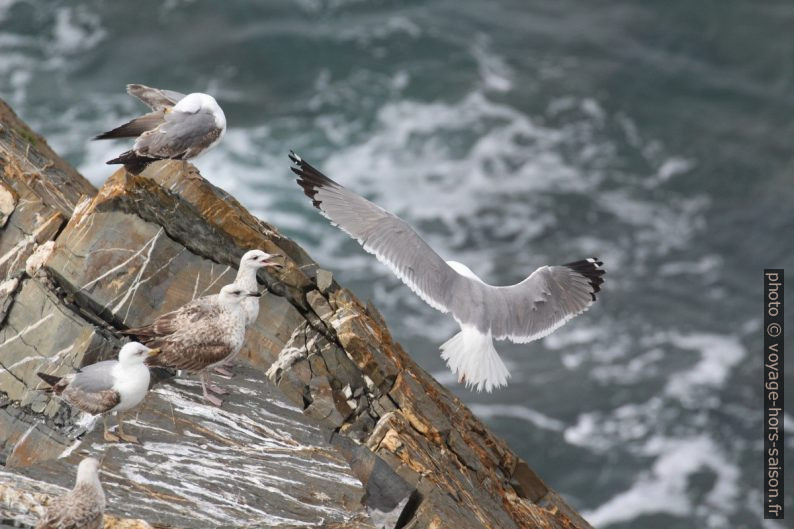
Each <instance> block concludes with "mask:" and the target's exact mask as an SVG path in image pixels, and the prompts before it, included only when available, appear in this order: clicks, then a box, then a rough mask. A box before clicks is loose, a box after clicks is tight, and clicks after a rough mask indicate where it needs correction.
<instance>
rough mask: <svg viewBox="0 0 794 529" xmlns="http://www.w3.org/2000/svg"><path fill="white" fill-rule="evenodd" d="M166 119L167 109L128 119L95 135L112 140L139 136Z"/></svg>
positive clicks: (97, 138)
mask: <svg viewBox="0 0 794 529" xmlns="http://www.w3.org/2000/svg"><path fill="white" fill-rule="evenodd" d="M164 120H165V111H164V110H162V111H160V112H151V113H149V114H146V115H144V116H141V117H138V118H135V119H133V120H131V121H128V122H127V123H125V124H124V125H121V126H119V127H116V128H115V129H113V130H109V131H107V132H103V133H102V134H99V135H97V136H94V138H93V139H95V140H110V139H114V138H137V137H138V136H140V135H141V134H143V133H144V132H146V131H147V130H152V129H153V128H155V127H157V126H158V125H160V124H161V123H163V121H164Z"/></svg>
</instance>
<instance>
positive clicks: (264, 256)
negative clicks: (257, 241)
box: [240, 250, 284, 269]
mask: <svg viewBox="0 0 794 529" xmlns="http://www.w3.org/2000/svg"><path fill="white" fill-rule="evenodd" d="M280 257H281V256H280V255H277V254H272V253H267V252H263V251H262V250H251V251H248V252H245V254H243V257H242V259H240V268H253V269H257V268H262V267H265V266H273V267H277V268H281V267H282V266H284V265H282V264H281V263H279V262H277V261H275V259H277V258H280Z"/></svg>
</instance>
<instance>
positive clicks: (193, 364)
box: [124, 284, 260, 406]
mask: <svg viewBox="0 0 794 529" xmlns="http://www.w3.org/2000/svg"><path fill="white" fill-rule="evenodd" d="M259 296H260V294H259V292H257V291H256V290H247V289H245V288H242V287H240V286H238V285H236V284H231V285H226V286H225V287H223V288H222V289H221V291H220V293H219V294H214V295H211V296H204V297H201V298H198V299H194V300H193V301H191V302H190V303H188V304H186V305H183V306H182V307H181V308H179V309H177V310H175V311H172V312H168V313H166V314H163V315H162V316H159V317H158V318H157V319H155V320H154V321H153V322H152V323H150V324H149V325H144V326H143V327H138V328H134V329H128V330H126V331H124V334H129V335H133V336H136V337H137V338H138V339H139V340H140V341H141V342H143V343H145V344H147V345H149V346H151V347H156V348H158V349H160V351H161V353H160V354H159V355H158V356H156V357H153V358H152V359H150V361H149V362H148V363H149V365H150V366H161V367H170V368H173V369H182V370H185V371H189V372H192V373H199V374H200V377H201V389H202V391H203V394H204V399H205V400H206V401H207V402H209V403H211V404H214V405H215V406H220V405H221V404H222V403H223V401H221V400H220V399H218V398H217V397H214V396H212V395H210V394H209V393H208V390H209V391H212V392H213V393H217V394H225V393H228V392H227V391H225V390H223V389H221V388H218V387H216V386H213V385H212V384H210V381H209V378H208V377H209V375H208V373H207V369H208V368H212V367H214V366H216V365H218V364H221V363H222V362H224V361H225V360H227V359H228V358H233V357H234V355H236V354H237V353H238V352H239V351H240V348H241V347H242V346H243V343H244V341H245V324H246V312H245V309H244V308H243V301H244V300H245V299H247V298H249V297H259Z"/></svg>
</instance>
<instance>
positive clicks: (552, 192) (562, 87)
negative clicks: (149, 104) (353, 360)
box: [0, 0, 794, 529]
mask: <svg viewBox="0 0 794 529" xmlns="http://www.w3.org/2000/svg"><path fill="white" fill-rule="evenodd" d="M792 28H794V3H791V2H783V1H765V2H740V1H719V2H718V1H701V2H683V1H667V2H651V1H635V2H629V1H617V0H613V1H594V2H572V1H565V0H563V1H554V2H552V1H538V0H532V1H527V0H525V1H507V0H500V1H498V2H481V1H480V2H478V1H474V0H459V1H456V2H453V1H430V2H399V3H398V2H363V1H344V0H338V1H327V2H323V1H319V0H311V1H310V0H303V1H297V2H292V1H272V2H251V1H245V2H243V1H228V2H202V1H167V2H155V1H143V2H98V1H96V2H74V1H72V2H55V1H52V2H51V1H44V0H40V1H32V0H31V1H14V0H0V97H3V98H4V99H6V100H7V101H9V103H11V104H12V106H14V108H15V109H16V110H17V111H18V112H19V114H20V115H21V116H22V117H23V118H24V119H26V120H27V121H28V122H29V123H31V124H32V125H33V126H34V127H35V128H36V129H37V130H38V131H39V132H41V133H43V134H44V135H45V136H46V137H47V138H48V139H49V140H50V142H51V143H52V144H53V146H54V147H55V148H56V150H58V151H59V152H60V153H62V154H64V155H66V156H67V158H68V159H69V160H70V161H72V162H73V163H74V164H76V165H77V166H78V167H79V168H80V169H81V171H83V172H84V174H86V175H87V176H88V177H89V178H91V179H92V181H94V182H95V183H97V184H99V183H101V182H102V180H103V179H104V178H105V177H106V176H107V175H108V174H109V171H108V168H107V167H106V166H105V165H104V164H103V162H104V160H106V159H109V158H110V157H111V156H112V155H115V154H117V153H118V152H120V151H121V150H123V149H124V148H126V145H125V144H123V143H115V144H113V143H89V142H88V141H87V138H89V137H91V136H92V135H94V134H96V133H98V132H101V131H103V130H107V129H108V128H110V127H112V126H115V125H117V124H119V123H120V122H121V121H123V120H125V119H127V118H128V117H130V116H132V115H133V114H135V113H136V112H138V111H140V110H141V107H140V105H138V104H137V103H136V102H135V101H134V100H132V99H130V98H128V97H127V96H126V95H125V94H124V91H123V87H124V85H125V84H126V83H129V82H140V83H145V84H150V85H153V86H160V87H166V88H172V89H175V90H180V91H183V92H190V91H206V92H209V93H212V94H214V95H215V96H216V97H217V98H218V100H219V102H220V104H221V105H222V106H223V108H224V109H225V111H226V115H227V118H228V122H229V132H228V134H227V136H226V138H225V139H224V141H223V143H222V144H221V145H220V146H219V147H218V148H217V149H215V150H214V151H213V152H211V153H208V154H207V155H206V156H204V157H202V158H199V159H198V160H197V165H198V166H199V167H200V168H201V170H202V173H203V174H204V175H206V176H207V177H208V178H210V179H211V180H213V181H214V182H215V183H217V184H219V185H221V186H222V187H224V188H225V189H227V190H228V191H229V192H231V193H233V194H235V195H236V196H237V197H238V198H239V199H241V200H242V201H243V202H244V203H245V204H246V205H247V206H248V207H250V208H251V209H252V210H253V211H255V212H256V213H257V214H258V215H260V216H261V217H262V218H264V219H266V220H268V221H271V222H273V223H275V224H277V225H278V226H280V227H281V228H282V230H283V231H285V232H286V233H288V234H289V235H291V236H294V237H296V238H297V239H298V240H299V241H300V242H301V243H302V244H303V245H304V246H305V247H306V248H307V250H309V252H310V253H311V254H312V255H313V256H314V257H315V258H317V259H318V260H319V261H320V262H321V263H322V264H323V265H324V266H325V267H327V268H329V269H331V270H333V271H334V272H335V273H336V274H337V276H338V278H339V279H340V281H342V282H343V283H344V284H346V285H349V286H351V287H352V288H353V289H354V290H355V291H356V292H357V293H358V294H359V295H360V296H361V297H363V298H372V299H373V300H374V301H375V303H376V304H377V305H378V306H379V307H380V308H381V310H382V312H383V313H384V315H385V317H386V319H387V320H388V322H389V324H390V326H391V327H392V330H393V332H394V334H395V336H397V337H398V338H399V340H400V341H401V342H402V343H403V344H404V345H405V346H406V348H407V350H409V351H411V352H413V354H414V355H415V356H416V358H417V360H418V361H419V362H420V363H421V364H422V366H424V367H425V368H426V369H428V370H429V371H431V372H433V373H434V374H436V375H437V376H438V378H439V379H440V380H442V381H443V382H444V383H446V384H449V385H450V386H451V387H452V389H453V390H454V391H455V392H456V393H457V394H459V395H460V396H461V397H462V398H463V399H464V400H465V401H466V402H467V403H469V404H470V405H471V406H472V407H473V409H474V410H475V411H476V412H477V413H478V414H480V416H482V417H483V418H484V419H485V420H486V421H487V422H488V423H489V424H490V425H491V426H492V427H493V428H494V429H495V430H496V431H497V432H498V433H499V434H500V435H502V436H504V437H505V438H506V439H507V440H508V441H509V442H510V443H511V445H512V446H513V447H515V448H516V450H517V451H518V452H519V453H520V454H521V455H522V456H523V457H524V458H525V459H526V460H527V461H529V463H530V464H531V465H532V466H533V467H534V468H535V469H537V470H538V472H539V473H540V475H542V476H543V477H544V479H545V480H546V481H547V482H548V483H549V484H550V485H552V486H553V487H555V488H557V489H558V490H560V491H561V492H562V493H563V494H564V495H565V496H566V497H567V498H568V499H569V500H570V501H571V502H572V503H573V504H574V505H575V506H576V507H577V508H578V509H580V510H581V511H582V512H583V513H585V515H586V516H587V517H588V519H590V520H591V522H592V523H593V524H594V525H595V526H597V527H602V528H605V527H609V528H611V529H617V528H634V527H640V528H649V529H655V528H659V529H668V528H690V527H692V528H712V527H713V528H722V527H734V528H739V527H762V526H764V527H767V526H768V527H783V525H782V524H778V525H775V524H772V523H769V524H768V525H764V524H763V523H762V497H761V476H762V469H761V451H762V444H761V400H760V398H761V384H760V380H761V365H762V364H761V357H760V355H761V327H762V320H761V318H762V312H761V310H762V308H761V299H762V292H761V284H762V283H761V282H762V268H763V267H765V266H766V267H785V266H786V265H794V247H793V246H792V242H791V240H792V233H793V230H794V208H792V206H793V205H794V163H793V162H794V158H793V157H792V140H794V31H792ZM289 149H295V150H296V151H297V152H299V153H301V155H302V156H303V157H304V158H306V159H308V160H310V161H311V162H312V163H314V164H316V165H319V166H320V167H322V168H323V169H324V170H325V171H326V172H327V173H328V174H329V175H330V176H331V177H333V178H336V179H337V180H339V181H340V182H342V183H343V184H345V185H347V186H349V187H351V188H353V189H356V190H358V191H360V192H363V193H365V194H367V196H369V197H371V198H373V199H374V200H375V201H376V202H378V203H380V204H381V205H383V206H384V207H387V208H389V209H392V210H393V211H395V212H398V213H399V214H400V215H402V216H403V217H405V218H407V219H408V220H410V221H411V222H413V223H414V224H415V225H416V226H417V227H418V228H419V230H420V232H421V233H422V234H423V235H424V236H426V238H427V240H428V242H429V243H430V244H431V245H432V246H434V247H435V248H436V249H438V250H439V252H440V253H441V254H442V255H443V256H444V257H446V258H449V259H455V260H458V261H462V262H465V263H467V264H468V265H469V266H470V267H471V268H472V269H473V270H474V271H475V272H476V273H477V274H478V275H480V276H481V277H483V278H484V279H486V280H488V281H490V282H493V283H509V282H515V281H518V280H520V279H523V278H524V277H525V276H526V275H527V274H528V273H529V272H530V271H532V270H533V269H534V268H535V267H537V266H539V265H542V264H547V263H559V262H568V261H571V260H574V259H578V258H582V257H586V256H589V255H593V254H594V255H598V256H599V257H601V258H602V259H603V260H604V261H605V263H606V265H605V266H606V268H607V270H608V275H607V283H606V285H605V288H604V292H603V295H602V297H601V299H600V300H599V302H598V303H597V304H596V305H594V306H593V308H592V309H591V310H590V311H589V312H588V313H586V314H585V315H583V316H580V317H579V318H577V319H575V320H574V321H572V322H571V323H569V324H568V325H566V326H565V327H563V328H562V329H561V330H559V331H558V332H557V333H555V334H553V335H552V336H550V337H548V338H547V339H545V340H543V341H540V342H535V343H532V344H528V345H524V346H515V345H510V344H498V349H499V350H500V351H501V352H503V355H504V357H505V358H506V360H507V361H508V362H509V364H508V365H509V367H510V369H511V372H512V378H511V383H510V385H509V386H508V388H507V389H506V390H503V391H499V392H497V393H494V394H491V395H484V394H476V393H472V392H469V391H467V390H465V389H464V388H462V387H460V386H458V385H456V384H455V383H454V380H453V379H452V377H451V375H449V373H448V372H447V371H446V368H445V366H444V364H443V362H442V361H441V359H440V358H439V356H438V351H437V348H438V345H439V344H440V343H442V342H443V341H444V340H446V339H447V338H448V337H449V336H451V335H452V333H453V332H455V324H454V323H453V322H452V320H451V319H449V318H447V317H444V316H443V315H441V314H438V313H436V312H435V311H433V310H432V309H430V308H429V307H427V306H426V305H424V304H423V303H422V302H421V301H420V300H419V299H418V298H416V297H415V296H413V295H412V294H411V292H410V291H409V290H408V289H407V288H406V287H404V286H403V285H402V284H401V283H399V281H398V280H396V279H395V278H394V277H393V276H392V275H391V274H390V273H389V272H388V271H387V270H386V269H385V268H384V267H382V266H381V265H380V264H378V263H377V262H376V261H375V260H374V259H373V258H371V256H369V255H367V254H365V253H364V252H363V251H361V250H360V249H359V247H358V246H357V245H356V244H355V243H353V242H351V241H349V240H347V239H346V237H345V236H344V235H343V234H341V233H340V232H338V231H337V230H336V229H335V228H332V227H331V226H330V225H329V224H328V223H327V222H326V221H325V219H323V218H322V217H320V216H319V215H318V214H316V212H315V211H314V210H313V209H311V206H310V204H309V203H308V201H307V200H305V197H303V195H302V194H301V193H300V191H299V189H298V188H297V186H295V184H294V182H293V181H292V179H291V177H290V173H289V172H288V161H287V159H286V152H287V151H288V150H289ZM789 268H790V269H791V270H790V272H792V273H794V267H792V266H789ZM792 295H794V294H792ZM792 310H794V309H792ZM789 312H791V311H789ZM789 320H791V318H789ZM790 323H791V324H794V321H790ZM789 326H790V327H791V328H794V327H792V326H791V325H789ZM790 373H791V370H790V369H789V375H788V377H787V381H788V382H789V385H790V386H791V387H794V385H792V384H794V378H793V377H792V376H791V375H790ZM791 394H792V392H791V391H789V395H791ZM790 403H791V399H789V408H790V407H791V405H790ZM787 419H788V424H789V425H791V424H794V420H792V418H791V413H790V411H789V413H788V414H787ZM788 437H789V442H788V445H787V446H788V447H789V448H791V446H792V441H791V439H792V438H794V436H792V433H791V427H790V426H789V427H788ZM792 472H793V471H790V472H789V473H788V474H789V475H790V476H791V475H794V473H792ZM789 481H790V480H789ZM788 489H789V490H788V494H787V498H788V500H789V502H788V505H787V507H788V510H789V511H791V510H792V508H794V506H792V505H791V503H792V502H791V499H792V497H794V485H791V484H790V485H789V487H788Z"/></svg>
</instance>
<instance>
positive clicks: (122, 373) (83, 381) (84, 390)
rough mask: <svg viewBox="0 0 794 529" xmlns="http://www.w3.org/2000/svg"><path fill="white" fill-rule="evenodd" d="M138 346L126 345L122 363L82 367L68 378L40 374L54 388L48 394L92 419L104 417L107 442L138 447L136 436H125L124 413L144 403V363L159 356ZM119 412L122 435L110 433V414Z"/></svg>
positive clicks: (146, 382) (146, 376)
mask: <svg viewBox="0 0 794 529" xmlns="http://www.w3.org/2000/svg"><path fill="white" fill-rule="evenodd" d="M159 353H160V351H159V349H150V348H148V347H146V346H145V345H143V344H140V343H138V342H130V343H128V344H125V345H124V346H123V347H122V348H121V350H120V351H119V359H118V360H105V361H104V362H97V363H96V364H91V365H88V366H85V367H82V368H80V369H79V370H78V372H77V373H72V374H71V375H67V376H65V377H58V376H55V375H48V374H47V373H38V375H39V378H41V379H42V380H44V382H46V383H47V384H49V385H50V387H49V388H47V389H46V390H45V391H47V392H49V393H55V394H56V395H58V396H59V397H61V398H62V399H63V400H65V401H66V402H68V403H69V404H71V405H73V406H75V407H76V408H78V409H80V410H82V411H84V412H86V413H90V414H92V415H100V414H101V415H102V422H103V425H104V427H105V440H106V441H111V442H112V441H119V440H120V439H123V440H124V441H127V442H129V443H137V442H138V439H137V438H136V437H135V436H134V435H126V434H125V433H124V427H123V419H122V412H125V411H127V410H130V409H132V408H134V407H135V406H137V405H138V404H140V403H141V401H142V400H143V398H144V397H145V396H146V393H147V392H148V391H149V368H148V367H146V365H145V364H144V361H145V360H146V359H147V358H151V357H154V356H156V355H157V354H159ZM114 411H115V412H118V423H119V427H118V434H117V435H116V434H112V433H110V432H109V431H108V424H107V414H108V413H110V412H114Z"/></svg>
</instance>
